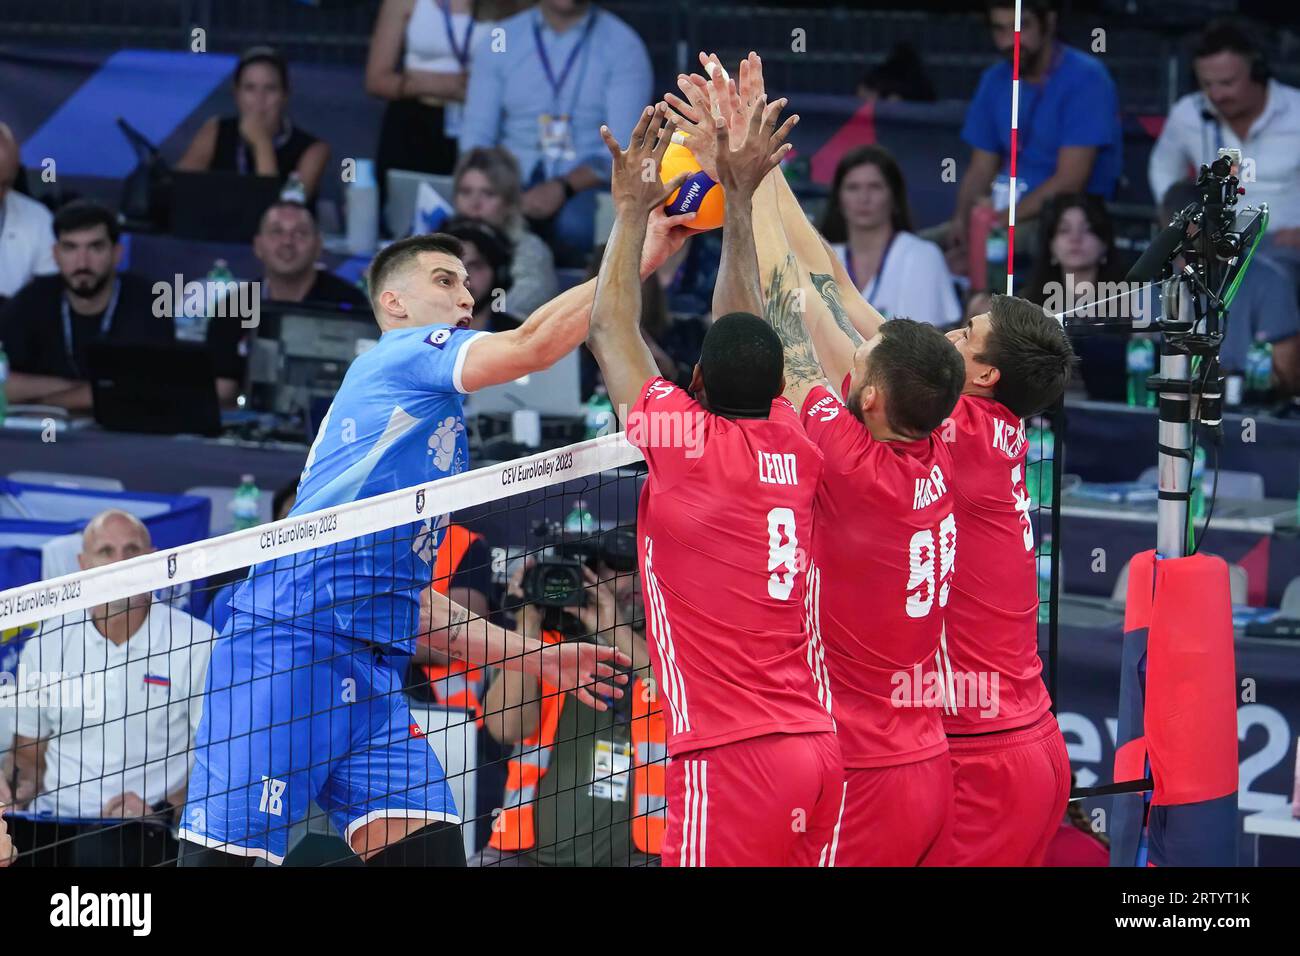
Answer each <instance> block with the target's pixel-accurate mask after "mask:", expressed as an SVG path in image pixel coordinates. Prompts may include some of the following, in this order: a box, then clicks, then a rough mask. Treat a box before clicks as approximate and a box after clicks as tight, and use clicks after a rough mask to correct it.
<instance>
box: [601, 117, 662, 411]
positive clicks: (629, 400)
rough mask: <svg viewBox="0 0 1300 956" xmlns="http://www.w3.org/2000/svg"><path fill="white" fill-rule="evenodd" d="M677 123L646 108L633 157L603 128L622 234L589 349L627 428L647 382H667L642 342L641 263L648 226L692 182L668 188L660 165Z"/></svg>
mask: <svg viewBox="0 0 1300 956" xmlns="http://www.w3.org/2000/svg"><path fill="white" fill-rule="evenodd" d="M674 125H675V124H674V122H673V120H672V118H671V117H670V116H669V115H668V110H667V108H666V107H665V106H663V105H662V104H660V105H658V106H655V107H646V109H645V110H644V111H643V112H642V114H641V119H640V121H639V122H638V123H637V124H636V128H635V129H634V130H632V138H631V140H630V141H629V142H628V147H627V149H623V148H622V147H620V146H619V144H618V140H616V139H615V138H614V135H613V134H612V133H611V132H610V131H609V127H607V126H602V127H601V128H600V135H601V137H602V138H603V139H604V140H605V145H606V147H608V148H609V152H610V155H611V156H612V157H613V169H612V171H611V173H610V192H611V193H612V194H613V198H614V210H615V218H614V229H613V231H612V232H611V233H610V235H609V241H608V242H607V243H606V244H605V258H604V259H603V260H602V261H601V264H600V274H599V275H598V276H597V277H596V283H597V287H596V302H595V305H594V306H593V307H592V312H591V324H590V329H589V330H588V332H587V347H588V348H590V349H591V354H592V355H594V356H595V357H596V363H597V364H598V365H599V366H600V372H601V375H602V376H603V377H604V379H605V388H606V389H608V391H609V398H610V401H611V402H613V404H614V408H615V409H617V410H618V415H619V418H620V420H623V421H624V424H625V425H626V416H627V413H628V411H629V410H630V409H631V408H632V406H633V405H634V404H635V403H636V400H637V396H638V395H640V394H641V390H642V389H643V388H645V384H646V382H648V381H649V380H650V379H652V378H654V377H655V376H656V375H658V374H659V369H658V366H657V365H656V364H655V360H654V356H653V355H651V354H650V349H649V347H648V346H647V345H646V343H645V339H644V338H643V337H642V336H641V276H640V275H638V273H637V269H636V263H637V255H638V253H639V251H640V249H641V246H642V244H643V242H644V241H645V235H646V219H647V217H648V216H649V214H650V211H651V210H652V209H654V208H655V207H656V206H660V207H661V206H663V203H664V200H665V199H666V198H667V197H668V196H669V195H670V194H671V193H672V191H673V190H674V189H676V188H677V187H678V186H680V185H681V183H682V181H683V180H684V179H685V178H686V177H685V175H682V176H678V177H677V178H676V179H675V180H673V182H672V183H670V184H668V186H665V185H664V184H663V183H662V182H661V181H660V178H659V165H660V162H661V160H662V159H663V155H664V152H665V151H667V149H668V144H669V142H671V140H672V134H673V128H674Z"/></svg>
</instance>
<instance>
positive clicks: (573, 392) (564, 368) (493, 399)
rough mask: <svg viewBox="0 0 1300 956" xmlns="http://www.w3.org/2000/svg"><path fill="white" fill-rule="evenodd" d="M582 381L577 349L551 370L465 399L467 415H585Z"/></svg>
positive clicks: (485, 389)
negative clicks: (518, 412)
mask: <svg viewBox="0 0 1300 956" xmlns="http://www.w3.org/2000/svg"><path fill="white" fill-rule="evenodd" d="M581 378H582V373H581V365H580V362H579V359H578V350H577V349H574V350H573V351H572V352H570V353H569V354H568V355H566V356H564V358H562V359H560V360H559V361H558V362H556V363H555V364H554V365H552V366H551V367H550V368H548V369H543V370H542V371H540V372H533V373H532V374H530V375H525V376H523V377H522V378H517V379H515V380H514V381H513V382H506V383H505V384H503V385H493V386H492V387H491V388H484V389H480V390H479V391H477V392H473V393H471V394H470V395H468V396H467V397H466V399H465V413H466V414H468V415H487V414H491V413H494V412H514V411H516V410H517V409H521V408H525V409H531V410H532V411H535V412H537V413H538V414H541V415H581V414H582V385H581Z"/></svg>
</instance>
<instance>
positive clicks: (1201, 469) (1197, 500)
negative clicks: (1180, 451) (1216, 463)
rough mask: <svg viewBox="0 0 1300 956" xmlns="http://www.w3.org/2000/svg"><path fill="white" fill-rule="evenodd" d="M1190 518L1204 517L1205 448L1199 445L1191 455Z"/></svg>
mask: <svg viewBox="0 0 1300 956" xmlns="http://www.w3.org/2000/svg"><path fill="white" fill-rule="evenodd" d="M1191 491H1192V501H1191V509H1192V519H1193V520H1197V519H1200V518H1204V517H1205V448H1204V447H1203V446H1201V445H1197V446H1196V454H1195V455H1194V456H1193V457H1192V483H1191Z"/></svg>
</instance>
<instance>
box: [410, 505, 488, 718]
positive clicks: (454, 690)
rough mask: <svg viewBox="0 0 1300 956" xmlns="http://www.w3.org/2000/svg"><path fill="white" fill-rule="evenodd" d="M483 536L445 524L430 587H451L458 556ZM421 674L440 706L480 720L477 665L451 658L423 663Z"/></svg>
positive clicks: (444, 590) (440, 589) (480, 671)
mask: <svg viewBox="0 0 1300 956" xmlns="http://www.w3.org/2000/svg"><path fill="white" fill-rule="evenodd" d="M482 537H483V536H482V535H480V534H475V533H474V532H473V531H470V530H469V529H468V528H465V527H463V526H461V525H458V524H451V525H448V526H447V533H446V535H444V536H443V539H442V544H441V545H440V546H439V548H438V554H437V557H436V558H434V562H433V589H434V590H435V591H437V592H438V593H439V594H442V595H446V593H447V591H448V589H450V587H451V579H452V578H453V577H454V576H455V574H456V569H457V568H459V567H460V562H461V560H462V559H463V558H464V557H465V552H466V551H468V550H469V546H470V545H471V544H473V543H474V542H475V541H478V540H479V539H480V538H482ZM424 674H425V676H426V677H428V678H429V686H430V687H431V688H432V690H433V697H434V699H435V700H436V701H437V702H438V703H439V704H441V705H442V706H443V707H463V708H465V709H466V710H468V711H470V712H471V713H472V714H473V715H474V718H475V721H474V722H475V723H477V724H479V725H480V726H482V724H483V703H482V701H480V700H479V697H478V692H477V691H476V690H475V685H477V684H479V683H481V682H482V680H483V669H482V668H481V667H470V666H469V665H468V664H466V663H465V662H464V661H457V660H454V661H451V662H450V663H449V664H447V665H446V666H443V665H440V664H425V665H424Z"/></svg>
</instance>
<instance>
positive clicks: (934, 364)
mask: <svg viewBox="0 0 1300 956" xmlns="http://www.w3.org/2000/svg"><path fill="white" fill-rule="evenodd" d="M866 383H867V384H869V385H878V386H880V387H881V388H882V389H883V390H884V392H885V396H886V402H885V412H886V416H885V417H886V419H887V420H888V421H889V427H890V428H891V429H893V430H894V431H896V432H898V433H899V434H900V435H914V436H917V437H920V436H922V435H928V434H929V433H930V432H932V431H934V430H935V429H936V428H938V427H939V426H940V425H942V424H943V420H944V419H945V418H947V417H948V416H949V415H951V414H952V410H953V407H954V406H955V405H956V404H957V399H958V398H959V397H960V396H961V390H962V386H963V385H965V384H966V365H965V363H964V362H962V360H961V356H960V355H958V354H957V350H956V349H955V348H953V347H952V343H951V342H949V341H948V339H947V338H946V337H945V336H944V334H943V333H942V332H940V331H939V330H938V329H937V328H935V327H934V326H933V325H930V324H929V323H928V322H916V321H914V320H912V319H890V320H889V321H888V322H885V323H884V324H882V325H881V326H880V341H879V342H877V343H876V345H875V347H874V348H873V349H872V350H871V354H870V355H869V356H868V357H867V371H866Z"/></svg>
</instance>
